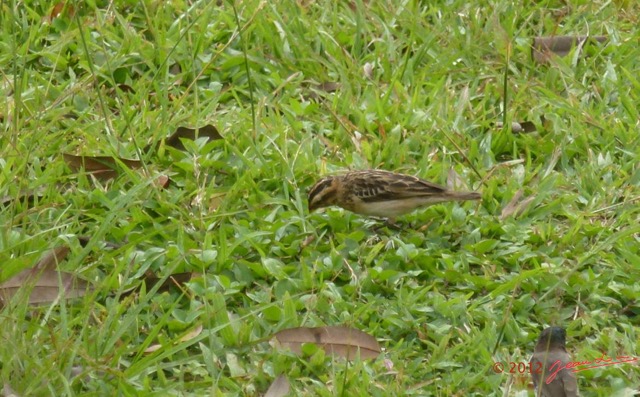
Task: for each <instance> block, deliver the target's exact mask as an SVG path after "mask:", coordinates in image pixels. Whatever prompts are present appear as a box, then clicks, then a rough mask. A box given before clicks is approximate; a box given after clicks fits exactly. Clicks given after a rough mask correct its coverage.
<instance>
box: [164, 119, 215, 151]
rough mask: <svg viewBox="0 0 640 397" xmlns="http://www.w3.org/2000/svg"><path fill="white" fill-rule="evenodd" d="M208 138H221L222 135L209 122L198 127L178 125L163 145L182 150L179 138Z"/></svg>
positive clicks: (182, 145) (213, 139)
mask: <svg viewBox="0 0 640 397" xmlns="http://www.w3.org/2000/svg"><path fill="white" fill-rule="evenodd" d="M203 137H206V138H209V140H212V141H215V140H216V139H222V135H220V133H219V132H218V129H217V128H216V127H214V126H212V125H211V124H208V125H205V126H204V127H200V128H196V129H193V128H187V127H178V129H177V130H176V132H174V133H173V135H171V136H170V137H169V138H167V139H166V141H165V145H167V146H171V147H172V148H174V149H178V150H184V149H185V147H184V144H183V143H182V141H181V140H180V139H181V138H182V139H191V140H196V139H197V138H203Z"/></svg>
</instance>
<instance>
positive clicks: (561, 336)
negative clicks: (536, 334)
mask: <svg viewBox="0 0 640 397" xmlns="http://www.w3.org/2000/svg"><path fill="white" fill-rule="evenodd" d="M566 340H567V331H565V329H564V328H562V327H549V328H546V329H545V330H544V331H542V333H540V338H538V346H540V347H545V348H546V347H547V346H550V347H555V346H561V347H564V346H565V343H566Z"/></svg>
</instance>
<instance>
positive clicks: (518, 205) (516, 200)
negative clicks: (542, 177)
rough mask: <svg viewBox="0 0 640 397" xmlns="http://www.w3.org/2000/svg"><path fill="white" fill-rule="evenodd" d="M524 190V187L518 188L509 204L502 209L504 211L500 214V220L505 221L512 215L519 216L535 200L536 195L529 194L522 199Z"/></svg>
mask: <svg viewBox="0 0 640 397" xmlns="http://www.w3.org/2000/svg"><path fill="white" fill-rule="evenodd" d="M523 194H524V192H523V191H522V189H520V190H518V191H517V192H516V194H514V195H513V198H512V199H511V201H509V203H508V204H507V205H505V206H504V208H503V209H502V213H501V214H500V220H501V221H503V220H505V219H506V218H508V217H510V216H514V217H517V216H519V215H521V214H522V213H523V212H524V211H525V210H526V209H527V207H528V206H529V204H531V202H532V201H533V200H535V196H529V197H527V198H525V199H524V200H520V199H521V198H522V196H523Z"/></svg>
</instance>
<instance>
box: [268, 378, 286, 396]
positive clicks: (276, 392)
mask: <svg viewBox="0 0 640 397" xmlns="http://www.w3.org/2000/svg"><path fill="white" fill-rule="evenodd" d="M290 389H291V386H290V385H289V379H287V377H286V376H284V375H280V376H278V377H277V378H275V379H274V381H273V383H272V384H271V386H269V389H267V392H266V393H264V397H283V396H286V395H287V394H289V390H290Z"/></svg>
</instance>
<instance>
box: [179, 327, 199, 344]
mask: <svg viewBox="0 0 640 397" xmlns="http://www.w3.org/2000/svg"><path fill="white" fill-rule="evenodd" d="M202 329H203V327H202V324H200V325H198V326H197V327H195V328H194V329H192V330H191V331H189V332H187V333H186V334H184V335H182V336H181V337H180V339H178V342H187V341H190V340H191V339H193V338H195V337H197V336H198V335H200V334H201V333H202Z"/></svg>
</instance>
